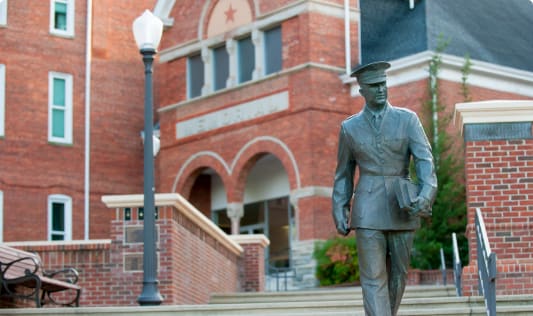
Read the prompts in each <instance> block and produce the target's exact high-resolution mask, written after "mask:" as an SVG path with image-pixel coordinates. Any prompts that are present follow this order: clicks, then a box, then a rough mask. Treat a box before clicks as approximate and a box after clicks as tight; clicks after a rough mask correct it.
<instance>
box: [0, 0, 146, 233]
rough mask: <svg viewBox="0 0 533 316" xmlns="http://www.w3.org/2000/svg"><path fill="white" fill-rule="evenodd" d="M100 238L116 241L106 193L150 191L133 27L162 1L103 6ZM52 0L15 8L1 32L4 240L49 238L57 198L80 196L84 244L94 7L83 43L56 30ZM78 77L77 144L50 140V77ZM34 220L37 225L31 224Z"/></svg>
mask: <svg viewBox="0 0 533 316" xmlns="http://www.w3.org/2000/svg"><path fill="white" fill-rule="evenodd" d="M92 3H93V23H92V27H93V31H92V36H93V38H92V44H93V49H92V54H93V55H92V64H91V74H92V78H91V162H90V174H91V177H90V180H91V188H90V190H91V193H90V238H92V239H99V238H109V234H110V231H109V221H110V219H111V215H110V213H109V212H108V210H107V208H106V207H105V206H104V205H103V204H102V202H101V201H100V196H101V195H102V194H113V193H133V192H140V191H142V170H143V167H142V145H141V140H140V134H139V133H140V131H141V130H142V128H143V93H144V92H143V82H144V78H143V76H144V71H143V65H142V61H141V56H140V54H139V52H138V49H137V47H136V45H135V42H134V40H133V34H132V30H131V23H132V22H133V20H134V18H136V17H137V16H138V15H140V14H141V13H142V11H143V10H144V9H146V8H153V5H154V4H155V0H132V1H118V2H117V1H113V0H99V1H93V2H92ZM49 20H50V1H31V0H17V1H9V3H8V24H7V26H6V27H2V29H1V32H0V42H1V44H0V46H1V51H2V54H0V63H1V64H5V66H6V99H5V102H6V103H5V104H6V114H5V137H4V138H3V139H1V140H0V152H1V153H2V155H1V156H0V190H2V191H3V192H4V205H3V208H4V218H3V222H4V223H9V225H4V236H3V237H4V240H5V241H24V240H26V241H28V240H46V239H47V227H46V223H47V215H46V212H47V211H46V209H47V196H48V195H50V194H65V195H69V196H70V197H71V198H72V201H73V205H72V220H73V229H72V231H73V239H82V238H84V229H85V226H84V167H85V166H84V154H85V118H86V117H85V110H86V107H85V97H86V91H85V84H86V77H85V75H86V64H85V54H86V26H87V1H86V0H79V1H76V3H75V33H74V37H73V38H64V37H58V36H53V35H51V34H50V32H49ZM49 71H57V72H63V73H68V74H72V76H73V143H72V145H66V146H62V145H54V144H50V143H48V139H47V131H48V106H47V105H48V72H49ZM28 218H32V219H34V220H31V221H28V220H27V219H28Z"/></svg>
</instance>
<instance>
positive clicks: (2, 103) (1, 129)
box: [0, 64, 6, 137]
mask: <svg viewBox="0 0 533 316" xmlns="http://www.w3.org/2000/svg"><path fill="white" fill-rule="evenodd" d="M5 122H6V66H5V65H3V64H0V137H3V136H5V132H6V130H5V124H6V123H5Z"/></svg>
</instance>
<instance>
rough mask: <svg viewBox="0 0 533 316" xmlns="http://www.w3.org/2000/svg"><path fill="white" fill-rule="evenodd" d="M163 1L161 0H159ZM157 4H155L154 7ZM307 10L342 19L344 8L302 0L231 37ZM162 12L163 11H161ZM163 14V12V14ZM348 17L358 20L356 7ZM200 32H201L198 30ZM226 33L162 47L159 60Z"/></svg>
mask: <svg viewBox="0 0 533 316" xmlns="http://www.w3.org/2000/svg"><path fill="white" fill-rule="evenodd" d="M160 1H162V2H165V1H163V0H160ZM166 1H170V0H166ZM158 5H159V2H158V4H157V5H156V7H157V6H158ZM308 12H319V13H322V14H324V15H328V16H334V17H337V18H339V19H344V8H343V7H342V6H341V5H338V4H334V3H330V2H326V1H320V0H302V1H297V2H295V3H292V4H289V5H287V6H285V7H283V8H280V9H278V10H276V11H273V12H269V13H267V14H264V15H260V16H258V17H257V20H256V21H254V22H253V23H250V24H248V25H244V26H241V27H238V28H236V29H234V30H232V31H231V34H230V36H231V37H239V36H242V35H245V34H248V33H251V32H252V30H261V29H265V28H268V27H269V26H273V25H276V24H279V23H281V22H282V21H285V20H288V19H290V18H292V17H295V16H298V15H301V14H304V13H308ZM161 14H163V13H161ZM163 15H164V14H163ZM350 19H351V20H352V21H358V19H359V12H358V9H356V8H351V9H350ZM200 33H201V32H200ZM227 37H228V34H220V35H217V36H214V37H212V38H208V39H205V40H201V39H195V40H192V41H189V42H186V43H180V44H178V45H176V46H173V47H169V48H166V49H163V50H161V51H160V52H159V62H160V63H165V62H169V61H171V60H174V59H177V58H181V57H184V56H187V55H190V54H191V53H194V52H198V51H200V49H201V48H202V47H211V46H214V45H217V44H220V43H222V42H224V41H225V40H226V38H227Z"/></svg>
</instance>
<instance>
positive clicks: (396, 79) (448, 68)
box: [341, 51, 533, 97]
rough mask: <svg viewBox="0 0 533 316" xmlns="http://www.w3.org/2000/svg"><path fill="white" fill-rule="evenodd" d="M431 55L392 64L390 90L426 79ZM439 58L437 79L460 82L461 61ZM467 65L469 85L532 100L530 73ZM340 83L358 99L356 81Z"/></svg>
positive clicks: (482, 64) (481, 64)
mask: <svg viewBox="0 0 533 316" xmlns="http://www.w3.org/2000/svg"><path fill="white" fill-rule="evenodd" d="M434 54H435V53H434V52H432V51H425V52H421V53H418V54H414V55H410V56H408V57H404V58H400V59H396V60H393V61H391V62H390V63H391V68H390V69H389V71H387V77H388V78H387V85H388V86H389V87H393V86H398V85H402V84H406V83H410V82H414V81H418V80H421V79H425V78H429V62H430V60H431V58H432V57H433V56H434ZM441 58H442V59H441V60H442V63H441V68H440V70H439V74H438V77H439V79H443V80H448V81H452V82H459V83H460V82H462V72H461V69H462V68H463V65H464V62H465V60H464V58H461V57H457V56H453V55H448V54H441ZM470 62H471V63H472V65H471V67H470V73H469V75H468V78H467V84H468V85H472V86H477V87H481V88H487V89H491V90H496V91H502V92H508V93H512V94H518V95H524V96H528V97H533V89H532V88H531V87H532V86H533V72H530V71H524V70H519V69H515V68H510V67H505V66H500V65H495V64H491V63H487V62H483V61H479V60H470ZM341 80H342V81H343V82H344V83H346V84H350V85H351V94H352V96H358V95H359V85H358V84H357V81H356V80H355V78H350V77H348V76H346V75H344V76H342V77H341Z"/></svg>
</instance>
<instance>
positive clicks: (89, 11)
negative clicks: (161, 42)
mask: <svg viewBox="0 0 533 316" xmlns="http://www.w3.org/2000/svg"><path fill="white" fill-rule="evenodd" d="M92 8H93V2H92V0H87V27H86V32H87V34H86V36H85V168H84V169H85V170H84V207H83V209H84V222H85V225H84V227H85V230H84V235H83V236H84V237H83V238H84V239H85V240H89V218H90V217H89V201H90V197H91V187H90V162H91V60H92V55H91V53H92V52H91V51H92V46H91V45H92V23H93V11H92Z"/></svg>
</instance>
